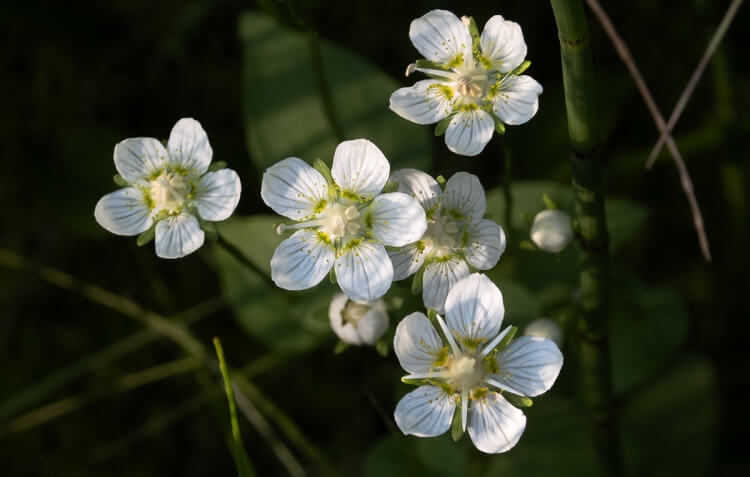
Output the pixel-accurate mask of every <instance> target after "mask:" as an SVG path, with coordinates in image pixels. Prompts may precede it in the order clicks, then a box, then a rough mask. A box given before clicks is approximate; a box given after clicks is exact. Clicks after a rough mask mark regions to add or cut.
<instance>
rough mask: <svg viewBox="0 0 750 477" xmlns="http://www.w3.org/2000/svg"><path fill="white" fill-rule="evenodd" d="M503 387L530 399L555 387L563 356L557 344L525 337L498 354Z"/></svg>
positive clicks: (497, 375) (515, 340) (514, 341)
mask: <svg viewBox="0 0 750 477" xmlns="http://www.w3.org/2000/svg"><path fill="white" fill-rule="evenodd" d="M497 365H498V368H499V369H500V372H499V373H498V374H494V375H492V377H493V378H494V379H496V380H497V381H499V382H500V383H501V384H508V386H510V387H512V388H513V389H516V390H518V391H519V392H522V393H523V394H524V395H526V396H529V397H534V396H538V395H540V394H542V393H544V392H546V391H547V390H549V388H551V387H552V385H553V384H554V383H555V380H556V379H557V375H558V374H560V369H561V368H562V365H563V356H562V353H561V352H560V349H559V348H558V347H557V345H556V344H555V342H554V341H552V340H548V339H546V338H542V337H539V336H521V337H520V338H516V339H514V340H513V341H511V342H510V344H509V345H508V347H507V348H505V349H504V350H502V351H501V352H499V353H498V354H497Z"/></svg>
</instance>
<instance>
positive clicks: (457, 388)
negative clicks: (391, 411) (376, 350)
mask: <svg viewBox="0 0 750 477" xmlns="http://www.w3.org/2000/svg"><path fill="white" fill-rule="evenodd" d="M445 307H446V317H445V321H443V319H442V318H441V317H440V316H439V315H437V316H436V320H437V322H438V324H439V326H440V328H441V330H442V332H443V334H444V336H445V338H446V339H447V343H444V342H443V340H442V338H441V336H440V335H439V334H438V332H437V331H436V330H435V328H434V327H433V325H432V323H431V322H430V320H429V318H427V316H425V315H424V314H422V313H419V312H416V313H412V314H410V315H408V316H406V317H405V318H404V319H403V320H402V321H401V323H399V325H398V327H397V328H396V336H395V337H394V340H393V346H394V349H395V351H396V356H397V357H398V360H399V362H400V363H401V367H403V368H404V370H406V371H407V372H408V373H409V374H408V375H407V376H405V377H404V379H405V380H407V379H408V380H422V382H423V383H424V384H422V385H420V386H419V387H418V388H417V389H416V390H414V391H412V392H410V393H409V394H407V395H406V396H404V397H403V398H402V399H401V401H400V402H399V403H398V405H397V406H396V411H395V419H396V424H397V425H398V427H399V429H401V431H402V432H403V433H404V434H412V435H415V436H418V437H433V436H437V435H440V434H443V433H444V432H446V431H447V430H448V429H449V428H450V427H451V423H452V422H453V419H454V413H456V412H460V414H457V415H456V418H460V419H461V421H460V424H461V429H463V430H467V429H468V432H469V437H471V440H472V441H473V442H474V445H475V446H476V448H477V449H479V450H480V451H482V452H486V453H499V452H505V451H507V450H509V449H511V448H512V447H513V446H514V445H516V443H517V442H518V439H519V438H520V437H521V434H522V433H523V430H524V428H525V427H526V416H525V415H524V414H523V412H521V411H520V410H519V409H517V408H516V407H514V406H512V405H511V404H510V403H509V402H508V401H507V400H506V399H505V397H503V393H505V392H507V393H513V394H516V395H519V396H526V397H533V396H537V395H539V394H542V393H544V392H545V391H547V390H548V389H549V388H550V387H552V384H553V383H554V382H555V380H556V379H557V375H558V374H559V372H560V368H561V367H562V363H563V357H562V354H561V353H560V350H559V349H558V348H557V346H556V345H555V343H553V342H552V341H550V340H547V339H544V338H540V337H536V336H523V337H520V338H517V339H514V340H512V341H510V343H509V344H508V345H507V346H506V347H504V348H502V349H499V350H498V349H495V348H496V347H497V345H498V344H500V342H501V341H502V339H503V338H504V337H505V336H506V334H507V332H508V330H510V329H511V327H508V328H506V329H505V330H504V331H503V332H500V325H501V324H502V321H503V314H504V311H505V310H504V307H503V297H502V294H501V293H500V290H498V289H497V287H496V286H495V285H494V284H493V283H492V282H491V281H490V280H489V279H488V278H487V277H486V276H485V275H481V274H476V273H475V274H472V275H470V276H469V277H467V278H465V279H463V280H461V281H460V282H459V283H458V284H456V286H455V287H453V289H452V290H451V292H450V293H449V294H448V300H447V301H446V305H445Z"/></svg>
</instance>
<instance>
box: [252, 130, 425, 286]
mask: <svg viewBox="0 0 750 477" xmlns="http://www.w3.org/2000/svg"><path fill="white" fill-rule="evenodd" d="M389 173H390V165H389V164H388V160H387V159H386V158H385V156H384V155H383V153H382V152H381V151H380V149H378V148H377V147H376V146H375V145H374V144H373V143H371V142H370V141H368V140H366V139H357V140H353V141H344V142H342V143H341V144H339V145H338V147H336V151H335V153H334V156H333V167H332V168H331V171H330V174H331V176H332V183H331V184H329V183H328V182H327V181H326V178H325V177H324V176H323V174H321V173H320V172H318V171H317V170H316V169H314V168H313V167H311V166H310V165H308V164H307V163H306V162H304V161H303V160H301V159H298V158H296V157H290V158H287V159H284V160H283V161H281V162H279V163H277V164H275V165H273V166H272V167H270V168H268V170H267V171H266V172H265V174H263V182H262V185H261V196H262V198H263V201H264V202H265V203H266V205H268V206H269V207H271V208H272V209H273V210H274V211H275V212H276V213H278V214H281V215H283V216H285V217H288V218H290V219H293V220H295V221H297V223H293V224H287V225H280V226H279V232H283V231H284V230H287V229H300V230H297V231H296V232H295V233H294V234H293V235H292V236H291V237H289V238H288V239H286V240H284V241H283V242H281V244H280V245H279V247H278V248H277V249H276V251H275V252H274V254H273V257H272V258H271V278H272V279H273V281H274V282H275V283H276V284H277V285H278V286H279V287H281V288H284V289H287V290H303V289H306V288H310V287H313V286H315V285H317V284H318V283H319V282H320V281H321V280H323V278H324V277H325V276H326V275H327V274H328V273H329V272H330V270H331V268H333V269H334V271H335V274H336V281H337V282H338V284H339V286H340V287H341V290H342V291H343V292H344V293H345V294H346V295H347V296H348V297H349V298H351V299H352V300H364V301H372V300H375V299H377V298H379V297H381V296H383V295H384V294H385V292H386V291H388V289H389V288H390V286H391V282H392V281H393V266H392V264H391V260H390V259H389V257H388V253H387V252H386V249H385V246H386V245H388V246H394V247H400V246H403V245H406V244H408V243H411V242H414V241H416V240H418V239H419V238H420V237H421V236H422V234H424V231H425V229H426V228H427V222H426V220H425V213H424V210H423V209H422V207H421V206H420V205H419V202H417V201H416V200H415V199H414V198H413V197H409V196H408V195H406V194H403V193H401V192H392V193H381V191H382V190H383V187H384V186H385V185H386V182H387V181H388V174H389Z"/></svg>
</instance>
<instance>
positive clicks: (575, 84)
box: [551, 0, 623, 475]
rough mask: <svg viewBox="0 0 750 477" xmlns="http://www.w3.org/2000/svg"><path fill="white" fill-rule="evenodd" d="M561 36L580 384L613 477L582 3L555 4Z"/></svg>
mask: <svg viewBox="0 0 750 477" xmlns="http://www.w3.org/2000/svg"><path fill="white" fill-rule="evenodd" d="M551 3H552V10H553V12H554V14H555V21H556V22H557V29H558V33H559V38H560V55H561V58H562V71H563V81H564V86H565V106H566V110H567V115H568V131H569V134H570V145H571V151H572V157H571V165H572V169H573V191H574V195H575V204H576V215H577V221H576V222H577V228H578V235H579V240H580V243H581V273H580V286H581V297H582V302H581V308H582V314H581V317H580V324H579V329H580V330H581V331H580V337H579V338H580V350H579V351H580V361H581V386H582V392H583V396H584V400H585V401H586V404H587V407H588V408H589V411H590V413H591V415H592V418H593V423H594V433H595V435H594V438H595V441H596V444H597V446H598V450H599V454H600V457H601V460H602V463H603V464H604V466H605V468H606V469H607V470H608V472H609V474H610V475H620V474H622V470H623V469H622V461H621V457H620V443H619V429H618V426H617V414H616V409H615V404H614V396H613V392H612V375H611V365H610V354H609V342H608V339H607V329H608V326H607V315H608V297H607V295H608V293H607V292H608V290H607V289H608V269H609V252H608V237H607V222H606V218H605V216H604V193H603V187H602V173H601V161H600V158H599V132H598V130H597V124H598V123H597V115H596V103H595V94H594V91H595V90H594V73H593V66H592V62H591V47H590V37H589V31H588V25H587V24H586V16H585V14H584V11H583V2H582V1H581V0H551Z"/></svg>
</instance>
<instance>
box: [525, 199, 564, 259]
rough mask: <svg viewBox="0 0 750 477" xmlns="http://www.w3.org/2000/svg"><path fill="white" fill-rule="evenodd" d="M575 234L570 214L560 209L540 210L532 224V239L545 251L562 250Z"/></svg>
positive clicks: (554, 251)
mask: <svg viewBox="0 0 750 477" xmlns="http://www.w3.org/2000/svg"><path fill="white" fill-rule="evenodd" d="M573 236H574V234H573V223H572V222H571V220H570V216H569V215H568V214H567V213H566V212H564V211H562V210H560V209H554V210H543V211H541V212H539V213H538V214H536V217H534V222H533V223H532V224H531V241H532V242H534V244H535V245H536V246H537V247H539V249H540V250H544V251H545V252H549V253H558V252H562V251H563V250H565V247H567V246H568V245H570V242H572V241H573Z"/></svg>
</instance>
